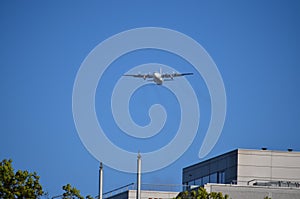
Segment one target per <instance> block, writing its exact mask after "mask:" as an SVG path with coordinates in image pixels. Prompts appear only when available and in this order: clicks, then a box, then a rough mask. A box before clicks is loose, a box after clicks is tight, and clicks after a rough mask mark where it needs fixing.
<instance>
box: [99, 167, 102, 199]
mask: <svg viewBox="0 0 300 199" xmlns="http://www.w3.org/2000/svg"><path fill="white" fill-rule="evenodd" d="M102 195H103V164H102V162H100V168H99V199H102Z"/></svg>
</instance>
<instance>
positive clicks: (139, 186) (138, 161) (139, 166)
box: [136, 153, 142, 199]
mask: <svg viewBox="0 0 300 199" xmlns="http://www.w3.org/2000/svg"><path fill="white" fill-rule="evenodd" d="M141 157H142V156H141V154H140V153H138V156H137V185H136V199H141V167H142V160H141Z"/></svg>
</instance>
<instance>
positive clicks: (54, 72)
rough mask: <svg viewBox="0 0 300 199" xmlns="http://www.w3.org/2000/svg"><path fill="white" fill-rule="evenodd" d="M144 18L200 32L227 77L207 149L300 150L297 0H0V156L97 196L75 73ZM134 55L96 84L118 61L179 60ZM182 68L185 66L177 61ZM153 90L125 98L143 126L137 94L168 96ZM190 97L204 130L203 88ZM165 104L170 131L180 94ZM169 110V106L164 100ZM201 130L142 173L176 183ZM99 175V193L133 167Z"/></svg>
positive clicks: (47, 180)
mask: <svg viewBox="0 0 300 199" xmlns="http://www.w3.org/2000/svg"><path fill="white" fill-rule="evenodd" d="M147 26H153V27H164V28H169V29H173V30H176V31H179V32H182V33H184V34H186V35H188V36H190V37H191V38H193V39H194V40H196V41H197V42H198V43H200V44H201V45H202V46H203V47H204V48H205V49H206V50H207V52H208V53H209V54H210V56H211V57H212V58H213V60H214V61H215V63H216V64H217V66H218V69H219V71H220V73H221V75H222V77H223V81H224V84H225V88H226V94H227V116H226V121H225V125H224V128H223V132H222V134H221V137H220V139H219V140H218V142H217V144H216V146H215V147H214V148H213V150H212V151H211V152H210V153H209V154H208V156H207V157H206V158H209V157H213V156H215V155H218V154H222V153H224V152H226V151H229V150H232V149H235V148H254V149H259V148H261V147H267V148H269V149H274V150H286V149H287V148H293V149H294V150H298V151H299V150H300V142H299V141H300V89H299V87H300V78H299V75H300V36H299V35H300V3H299V1H297V0H288V1H283V0H281V1H273V0H272V1H271V0H267V1H260V0H254V1H240V0H230V1H171V0H170V1H169V0H167V1H105V2H104V1H97V2H96V1H90V2H86V1H76V2H75V1H26V2H25V1H1V3H0V30H1V31H0V44H1V45H0V60H1V62H0V76H1V77H0V93H1V94H0V96H1V97H0V102H1V103H0V133H1V144H0V158H1V159H4V158H12V159H13V161H14V167H15V168H16V169H28V170H30V171H36V172H37V173H38V174H39V175H40V176H41V183H42V185H43V187H44V188H45V189H46V190H47V191H48V192H49V193H50V195H51V196H54V195H58V194H60V193H61V186H62V185H65V184H67V183H71V184H72V185H74V186H76V187H77V188H78V189H80V190H81V192H82V193H83V194H84V195H87V194H91V195H97V193H98V167H99V162H98V161H97V160H96V159H95V158H94V157H93V156H92V155H90V153H89V152H88V151H87V150H86V148H85V147H84V146H83V144H82V142H81V140H80V138H79V136H78V134H77V131H76V128H75V124H74V121H73V115H72V89H73V84H74V81H75V77H76V73H77V71H78V69H79V67H80V65H81V63H82V62H83V60H84V59H85V57H86V56H87V55H88V53H89V52H90V51H91V50H92V49H93V48H94V47H95V46H97V45H98V44H99V43H100V42H102V41H103V40H105V39H107V38H108V37H110V36H112V35H114V34H117V33H119V32H122V31H125V30H128V29H132V28H139V27H147ZM141 53H142V54H141V56H134V55H128V57H127V58H126V57H124V58H123V59H121V60H119V62H116V63H115V67H112V68H111V70H112V71H111V73H108V76H106V77H105V79H103V82H104V81H107V82H108V83H107V85H110V83H109V81H115V78H116V77H113V76H112V74H118V75H120V74H121V72H123V71H120V70H119V69H118V67H117V65H116V64H118V63H119V64H122V63H127V64H128V63H133V64H135V65H136V63H139V64H142V63H143V62H146V63H148V62H157V63H159V62H160V61H162V60H163V62H164V63H166V62H167V61H168V59H169V58H170V64H171V63H175V62H176V63H178V62H179V63H180V60H179V61H178V62H177V60H176V59H174V58H173V57H168V56H169V55H165V54H163V53H162V54H159V52H149V53H150V56H146V55H145V53H147V52H141ZM129 69H130V67H129V68H127V70H129ZM185 69H187V70H189V68H179V70H181V71H182V70H185ZM122 70H125V69H122ZM155 70H157V69H155ZM183 72H188V71H183ZM109 74H110V75H111V76H109ZM199 79H201V78H200V77H199V76H197V75H195V76H193V77H191V78H190V79H189V80H190V81H191V84H193V82H197V81H200V80H199ZM103 82H102V84H101V82H100V84H99V89H101V86H103ZM109 88H110V87H108V89H109ZM155 88H157V87H153V86H152V87H151V86H148V87H144V88H143V89H144V91H142V90H141V91H139V92H137V93H136V95H135V97H134V99H133V101H132V104H136V105H135V106H133V109H132V110H131V111H132V114H133V118H134V119H136V120H137V122H141V124H143V121H144V122H145V123H144V124H147V117H145V114H146V112H145V111H143V110H142V111H140V110H141V109H143V107H144V106H143V103H144V102H145V103H147V104H152V103H154V102H155V103H156V102H157V101H158V102H161V103H162V104H163V103H165V104H166V106H167V104H168V103H166V100H165V99H166V98H168V97H170V98H172V96H170V94H169V93H168V92H166V90H164V89H163V88H159V89H155ZM104 90H105V89H104ZM99 92H101V91H99ZM103 92H104V91H103ZM202 92H203V93H202ZM197 95H198V97H199V96H200V97H199V98H200V100H201V105H200V106H201V110H204V111H203V113H202V112H201V114H202V115H203V116H202V115H201V119H202V118H203V121H200V129H202V130H203V129H204V130H205V129H206V128H207V125H208V120H209V117H210V115H209V114H210V111H209V110H210V109H209V105H210V103H209V95H208V94H207V90H205V87H203V88H202V87H199V88H198V90H197ZM97 96H101V94H99V93H97ZM153 96H154V97H153ZM165 96H167V97H165ZM173 100H174V99H173ZM167 102H170V101H169V100H167ZM171 104H175V105H174V106H175V109H176V110H177V112H176V110H175V112H174V113H173V112H171V115H172V117H171V118H170V119H171V121H170V122H167V123H166V125H169V129H172V128H176V127H177V125H178V117H179V116H178V105H176V101H171ZM103 106H105V105H103V104H102V101H101V100H99V101H97V102H96V107H97V108H98V109H99V111H100V110H101V107H102V108H105V107H103ZM166 109H167V110H169V111H173V108H172V107H169V108H168V107H166ZM139 111H140V112H139ZM99 117H101V116H99ZM141 118H142V119H141ZM139 119H141V121H138V120H139ZM143 119H144V120H143ZM172 120H173V121H172ZM111 121H112V120H110V119H109V118H108V122H107V123H106V127H105V128H106V129H107V131H110V130H113V129H114V128H116V127H114V125H113V124H112V125H111V126H110V123H111ZM110 128H111V129H110ZM108 136H109V137H110V138H111V139H112V140H114V141H115V142H116V143H118V144H120V145H122V147H124V148H127V149H128V150H131V151H134V150H135V149H134V148H132V146H133V143H134V144H138V145H139V146H140V147H142V146H143V145H144V144H143V143H138V142H137V141H136V140H135V141H134V142H133V141H132V140H130V139H129V140H126V137H124V138H123V137H122V141H121V142H120V140H119V139H117V138H116V137H114V134H110V135H108ZM168 136H171V135H168ZM169 139H170V137H167V136H166V137H162V140H161V142H150V143H149V142H147V140H144V141H145V142H146V143H145V144H146V145H147V146H148V148H145V149H141V150H150V151H151V150H152V149H153V148H159V147H161V146H163V144H164V143H166V142H168V140H169ZM202 140H203V134H201V132H200V133H199V134H198V135H197V137H196V139H195V140H194V142H193V144H192V145H191V147H190V148H189V149H188V150H187V151H186V153H185V154H184V155H183V156H182V157H180V158H179V159H178V160H177V161H176V162H175V163H174V164H172V165H170V166H169V167H166V168H164V169H162V170H159V171H156V172H151V173H147V174H145V175H143V182H145V183H160V184H161V183H163V184H180V183H181V171H182V168H183V167H186V166H189V165H191V164H194V163H197V162H198V161H200V160H199V158H198V151H199V147H200V145H201V143H202ZM120 164H121V163H120ZM104 178H105V179H104V182H105V185H104V191H109V190H111V189H114V188H117V187H119V186H122V185H125V184H128V183H131V182H134V181H135V179H136V177H135V175H134V174H128V173H123V172H119V171H116V170H114V169H112V168H109V167H107V166H105V176H104Z"/></svg>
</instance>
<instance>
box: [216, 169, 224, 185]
mask: <svg viewBox="0 0 300 199" xmlns="http://www.w3.org/2000/svg"><path fill="white" fill-rule="evenodd" d="M217 181H218V183H225V171H221V172H218V180H217Z"/></svg>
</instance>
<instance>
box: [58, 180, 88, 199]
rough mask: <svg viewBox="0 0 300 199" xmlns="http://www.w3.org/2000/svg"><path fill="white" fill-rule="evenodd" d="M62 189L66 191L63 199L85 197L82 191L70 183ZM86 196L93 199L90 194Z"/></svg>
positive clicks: (81, 198) (82, 198) (80, 198)
mask: <svg viewBox="0 0 300 199" xmlns="http://www.w3.org/2000/svg"><path fill="white" fill-rule="evenodd" d="M62 189H63V190H64V191H65V192H64V193H63V195H62V198H63V199H84V197H83V196H82V195H80V191H79V190H78V189H76V188H75V187H72V186H71V185H70V184H67V185H65V186H63V187H62ZM86 198H87V199H93V197H91V196H90V195H88V196H86Z"/></svg>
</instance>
